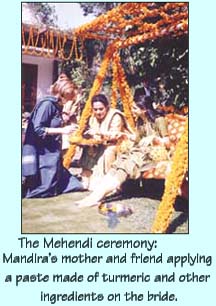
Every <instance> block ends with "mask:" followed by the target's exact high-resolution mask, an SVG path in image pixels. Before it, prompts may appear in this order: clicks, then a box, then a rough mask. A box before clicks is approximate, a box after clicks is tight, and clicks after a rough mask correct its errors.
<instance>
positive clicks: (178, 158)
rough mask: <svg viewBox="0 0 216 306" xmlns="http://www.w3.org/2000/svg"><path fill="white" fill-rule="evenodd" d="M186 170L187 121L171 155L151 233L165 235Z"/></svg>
mask: <svg viewBox="0 0 216 306" xmlns="http://www.w3.org/2000/svg"><path fill="white" fill-rule="evenodd" d="M187 169H188V120H187V121H186V124H185V130H184V132H183V134H182V137H181V138H180V140H179V142H178V143H177V146H176V150H175V152H174V155H173V162H172V167H171V171H170V173H169V174H168V176H167V179H166V181H165V190H164V194H163V197H162V201H161V203H160V205H159V208H158V210H157V215H156V218H155V221H154V223H153V226H152V230H151V232H152V233H165V232H166V230H167V228H168V226H169V224H170V220H171V217H172V214H173V211H174V207H173V205H174V202H175V199H176V197H177V195H178V190H179V188H180V186H181V184H182V181H183V178H184V176H185V173H186V171H187Z"/></svg>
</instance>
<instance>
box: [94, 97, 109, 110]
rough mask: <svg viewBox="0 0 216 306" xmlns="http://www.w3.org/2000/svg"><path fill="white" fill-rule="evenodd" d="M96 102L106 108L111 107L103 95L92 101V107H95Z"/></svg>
mask: <svg viewBox="0 0 216 306" xmlns="http://www.w3.org/2000/svg"><path fill="white" fill-rule="evenodd" d="M95 102H101V103H102V104H103V105H104V106H105V107H108V106H109V102H108V100H107V97H106V96H105V95H103V94H99V95H95V96H94V97H93V98H92V100H91V105H92V106H93V104H94V103H95Z"/></svg>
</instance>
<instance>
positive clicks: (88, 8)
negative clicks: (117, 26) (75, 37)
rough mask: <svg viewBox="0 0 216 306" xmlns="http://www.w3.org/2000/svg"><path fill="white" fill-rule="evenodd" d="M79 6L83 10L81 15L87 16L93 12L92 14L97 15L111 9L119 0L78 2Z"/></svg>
mask: <svg viewBox="0 0 216 306" xmlns="http://www.w3.org/2000/svg"><path fill="white" fill-rule="evenodd" d="M79 4H80V7H81V8H82V10H83V15H84V16H87V15H89V14H93V15H94V16H99V15H101V14H104V13H106V12H107V11H109V10H111V9H113V8H114V7H116V6H117V5H119V4H120V3H119V2H100V3H99V2H94V3H91V2H90V3H89V2H88V3H83V2H82V3H79Z"/></svg>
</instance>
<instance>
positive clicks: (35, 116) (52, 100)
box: [22, 74, 169, 207]
mask: <svg viewBox="0 0 216 306" xmlns="http://www.w3.org/2000/svg"><path fill="white" fill-rule="evenodd" d="M77 95H78V89H77V87H76V86H75V85H74V84H73V82H72V80H71V79H70V78H68V77H67V76H66V75H64V74H61V75H60V76H59V78H58V80H57V81H56V82H55V83H54V84H53V85H52V86H51V88H50V95H48V96H46V97H44V98H43V99H42V100H41V101H39V102H38V103H37V104H36V106H35V108H34V109H33V111H32V113H31V115H30V117H29V119H28V126H27V129H26V135H25V140H24V144H23V158H22V175H23V177H24V178H25V193H24V197H26V198H45V197H52V196H56V195H58V194H62V193H66V192H72V191H84V190H91V191H92V192H91V194H90V195H88V196H87V197H86V198H84V199H83V200H81V201H79V202H78V203H77V204H78V205H79V206H80V207H82V206H93V205H98V204H99V203H100V202H101V200H102V199H103V198H104V197H105V196H106V195H107V194H109V193H110V192H113V191H115V190H118V189H119V188H120V187H121V185H122V183H123V182H124V181H126V180H127V179H129V178H130V179H137V178H139V177H140V176H141V173H142V172H143V171H146V170H148V169H149V168H150V167H152V166H153V165H154V163H155V160H154V157H153V155H152V154H151V152H152V147H153V146H155V145H161V146H163V148H164V150H165V158H169V138H168V137H167V135H168V131H167V125H166V121H165V119H164V117H163V116H162V115H161V114H160V113H158V112H157V111H156V110H155V109H154V107H153V101H152V100H151V96H150V95H149V94H141V95H136V96H134V105H133V108H132V113H133V116H134V119H135V121H136V128H135V130H134V129H132V128H131V127H130V126H129V124H128V123H127V120H126V118H125V116H124V114H123V113H122V112H120V111H119V110H117V109H112V108H111V107H110V105H109V101H108V99H107V97H106V96H105V95H104V94H98V95H95V96H94V97H93V98H92V101H91V106H92V115H91V117H90V118H89V121H88V125H87V127H86V129H85V131H84V133H83V138H87V139H95V140H98V143H97V144H96V145H95V144H93V145H88V146H83V147H82V155H81V158H80V167H81V168H82V171H81V175H80V177H76V176H74V175H72V174H71V173H70V172H69V171H68V170H67V169H65V168H64V167H63V163H62V157H63V155H62V152H63V150H62V139H64V138H63V137H64V136H65V135H66V136H67V135H70V134H72V133H73V132H75V131H76V129H77V128H78V125H77V121H76V112H77V109H78V107H79V103H76V101H77V100H78V99H77ZM62 136H63V137H62Z"/></svg>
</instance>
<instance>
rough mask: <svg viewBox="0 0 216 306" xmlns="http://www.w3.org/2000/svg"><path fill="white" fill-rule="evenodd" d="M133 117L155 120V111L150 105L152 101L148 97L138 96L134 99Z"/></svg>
mask: <svg viewBox="0 0 216 306" xmlns="http://www.w3.org/2000/svg"><path fill="white" fill-rule="evenodd" d="M132 112H133V115H134V117H136V118H138V117H140V118H144V117H147V119H149V120H151V121H154V120H155V116H156V113H155V110H154V108H153V105H152V99H151V97H150V96H144V95H142V96H138V97H136V98H135V103H134V105H133V108H132Z"/></svg>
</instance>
